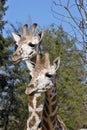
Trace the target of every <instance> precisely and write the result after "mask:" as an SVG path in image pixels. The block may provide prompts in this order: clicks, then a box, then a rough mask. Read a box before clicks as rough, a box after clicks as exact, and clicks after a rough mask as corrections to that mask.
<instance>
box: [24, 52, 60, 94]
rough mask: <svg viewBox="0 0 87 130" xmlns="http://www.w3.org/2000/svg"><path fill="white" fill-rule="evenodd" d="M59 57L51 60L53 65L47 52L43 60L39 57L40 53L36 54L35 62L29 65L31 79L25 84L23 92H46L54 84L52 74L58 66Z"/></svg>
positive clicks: (53, 74)
mask: <svg viewBox="0 0 87 130" xmlns="http://www.w3.org/2000/svg"><path fill="white" fill-rule="evenodd" d="M59 64H60V57H57V58H56V59H55V60H54V61H53V65H51V64H50V60H49V54H48V53H46V54H45V60H44V61H42V60H41V59H40V55H37V58H36V64H35V65H34V64H32V65H31V68H33V69H31V70H32V71H31V73H30V74H31V76H32V79H31V81H30V83H29V84H28V85H27V87H26V90H25V93H26V94H28V95H30V94H34V93H38V92H46V91H48V90H49V89H51V87H52V86H54V82H53V81H54V76H55V74H56V71H57V70H58V68H59Z"/></svg>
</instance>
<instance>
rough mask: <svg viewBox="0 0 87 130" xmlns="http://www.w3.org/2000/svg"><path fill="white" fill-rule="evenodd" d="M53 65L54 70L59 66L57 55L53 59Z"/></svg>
mask: <svg viewBox="0 0 87 130" xmlns="http://www.w3.org/2000/svg"><path fill="white" fill-rule="evenodd" d="M53 65H54V69H55V71H57V70H58V68H59V66H60V57H57V58H56V59H55V60H54V61H53Z"/></svg>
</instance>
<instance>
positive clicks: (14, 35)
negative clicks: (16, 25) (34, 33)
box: [12, 32, 21, 45]
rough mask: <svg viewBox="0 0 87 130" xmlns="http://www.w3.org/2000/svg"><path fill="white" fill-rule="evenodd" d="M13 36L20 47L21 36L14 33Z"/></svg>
mask: <svg viewBox="0 0 87 130" xmlns="http://www.w3.org/2000/svg"><path fill="white" fill-rule="evenodd" d="M12 36H13V38H14V40H15V41H16V44H17V45H18V42H19V40H20V38H21V36H20V35H18V34H16V33H15V32H12Z"/></svg>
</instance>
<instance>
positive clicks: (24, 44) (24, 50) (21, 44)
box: [12, 23, 43, 64]
mask: <svg viewBox="0 0 87 130" xmlns="http://www.w3.org/2000/svg"><path fill="white" fill-rule="evenodd" d="M36 26H37V24H36V23H34V24H32V26H31V29H30V31H28V25H27V24H25V25H24V27H23V35H19V34H17V33H15V32H13V33H12V35H13V37H14V40H15V41H16V45H17V49H16V51H15V52H14V54H13V56H12V61H13V63H14V64H16V63H19V62H20V61H21V60H24V61H25V62H27V60H29V59H31V58H32V57H34V56H35V55H36V54H37V52H38V47H39V44H40V42H41V40H42V37H43V32H39V33H38V35H36V36H35V34H34V33H35V28H36ZM28 62H29V61H28Z"/></svg>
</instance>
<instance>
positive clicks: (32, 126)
mask: <svg viewBox="0 0 87 130" xmlns="http://www.w3.org/2000/svg"><path fill="white" fill-rule="evenodd" d="M36 26H37V24H36V23H34V24H33V25H32V26H31V29H30V32H28V25H27V24H26V25H24V27H23V35H19V34H16V33H14V32H13V33H12V35H13V37H14V40H15V41H16V44H17V46H18V47H17V49H16V51H15V53H14V54H13V56H12V61H13V63H14V64H17V63H19V62H20V61H23V60H24V61H25V62H26V64H27V67H28V69H29V71H30V75H31V72H32V68H33V66H34V63H33V62H32V61H31V58H33V57H34V56H35V55H36V54H37V53H38V46H39V44H40V42H41V40H42V37H43V33H42V32H40V33H39V34H38V35H37V36H35V35H34V32H35V28H36ZM42 108H43V105H42V102H41V94H40V93H38V94H37V93H36V94H34V95H30V96H29V101H28V110H29V117H28V119H27V123H26V126H25V128H24V130H40V128H38V125H39V123H40V121H41V116H42Z"/></svg>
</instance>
